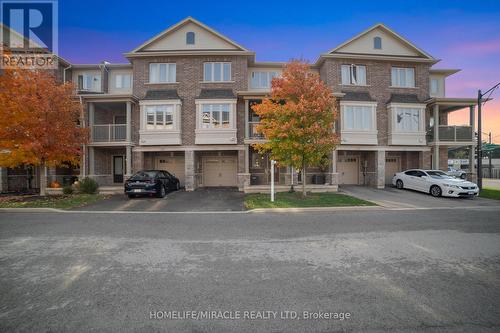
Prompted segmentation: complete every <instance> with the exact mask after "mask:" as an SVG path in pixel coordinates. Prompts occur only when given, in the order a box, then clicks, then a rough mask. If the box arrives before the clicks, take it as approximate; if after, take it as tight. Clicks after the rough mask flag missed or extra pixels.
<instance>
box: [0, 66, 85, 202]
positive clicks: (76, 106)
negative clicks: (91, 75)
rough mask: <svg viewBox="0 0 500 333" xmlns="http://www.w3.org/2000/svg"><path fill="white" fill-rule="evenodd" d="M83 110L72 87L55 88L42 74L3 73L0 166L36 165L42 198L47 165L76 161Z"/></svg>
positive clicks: (0, 78)
mask: <svg viewBox="0 0 500 333" xmlns="http://www.w3.org/2000/svg"><path fill="white" fill-rule="evenodd" d="M81 111H82V109H81V105H80V103H79V101H78V100H77V99H76V98H75V89H74V86H73V85H72V84H69V83H66V84H58V83H57V82H56V79H55V77H54V76H53V75H51V74H50V73H48V72H47V71H43V70H42V71H33V70H5V71H4V72H3V74H1V75H0V166H3V167H17V166H20V165H24V164H28V165H35V166H40V167H41V177H40V195H45V189H46V186H47V180H46V170H47V167H48V166H52V167H53V166H57V165H61V164H63V163H64V164H72V165H76V164H77V163H78V162H79V156H80V153H81V146H82V145H83V144H84V143H85V142H86V140H87V137H88V134H87V133H88V132H87V130H86V129H84V128H81V127H79V126H78V121H79V119H80V116H81Z"/></svg>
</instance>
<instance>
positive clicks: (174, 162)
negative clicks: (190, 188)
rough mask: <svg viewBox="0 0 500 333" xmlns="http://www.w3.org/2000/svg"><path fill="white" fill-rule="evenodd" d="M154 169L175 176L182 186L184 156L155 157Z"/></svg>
mask: <svg viewBox="0 0 500 333" xmlns="http://www.w3.org/2000/svg"><path fill="white" fill-rule="evenodd" d="M155 168H156V169H158V170H166V171H168V172H170V173H171V174H173V175H175V177H177V178H178V179H179V181H180V182H181V186H184V178H185V177H184V174H185V166H184V156H157V157H156V162H155Z"/></svg>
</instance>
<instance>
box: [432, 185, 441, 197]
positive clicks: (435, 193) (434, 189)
mask: <svg viewBox="0 0 500 333" xmlns="http://www.w3.org/2000/svg"><path fill="white" fill-rule="evenodd" d="M441 194H442V191H441V187H439V186H437V185H433V186H431V195H432V196H433V197H440V196H441Z"/></svg>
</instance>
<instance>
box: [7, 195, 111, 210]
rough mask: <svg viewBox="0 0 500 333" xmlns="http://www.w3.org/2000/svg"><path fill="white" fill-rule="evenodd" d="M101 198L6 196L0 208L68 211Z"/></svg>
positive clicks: (91, 196)
mask: <svg viewBox="0 0 500 333" xmlns="http://www.w3.org/2000/svg"><path fill="white" fill-rule="evenodd" d="M102 198H104V195H101V194H71V195H50V196H46V197H40V196H38V195H30V196H27V195H25V196H8V197H1V198H0V208H59V209H70V208H76V207H81V206H85V205H87V204H89V203H92V202H95V201H98V200H101V199H102Z"/></svg>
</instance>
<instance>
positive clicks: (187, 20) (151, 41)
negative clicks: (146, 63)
mask: <svg viewBox="0 0 500 333" xmlns="http://www.w3.org/2000/svg"><path fill="white" fill-rule="evenodd" d="M188 24H193V25H195V26H197V27H199V28H201V29H202V30H204V31H206V32H208V33H210V34H211V35H213V36H215V37H216V38H218V39H219V40H220V41H221V42H224V43H226V44H227V45H229V46H231V48H228V50H232V51H242V52H249V50H247V49H246V48H244V47H243V46H241V45H239V44H237V43H236V42H234V41H233V40H231V39H229V38H228V37H226V36H224V35H222V34H220V33H219V32H217V31H215V30H214V29H212V28H210V27H208V26H206V25H205V24H203V23H201V22H200V21H198V20H195V19H194V18H192V17H190V16H188V17H187V18H185V19H184V20H182V21H180V22H178V23H177V24H174V25H173V26H171V27H169V28H167V29H166V30H164V31H162V32H161V33H159V34H158V35H156V36H154V37H153V38H151V39H149V40H147V41H146V42H144V43H143V44H141V45H140V46H138V47H136V48H135V49H134V50H132V51H131V52H129V53H128V54H133V53H138V52H144V51H147V50H146V48H147V47H148V46H151V45H154V44H155V43H157V42H159V41H160V40H162V39H164V38H166V37H167V36H169V35H171V34H173V33H174V32H175V31H177V30H179V29H181V28H182V27H184V26H186V25H188ZM197 50H199V49H192V50H190V51H191V52H192V51H197ZM166 51H169V50H166Z"/></svg>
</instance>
